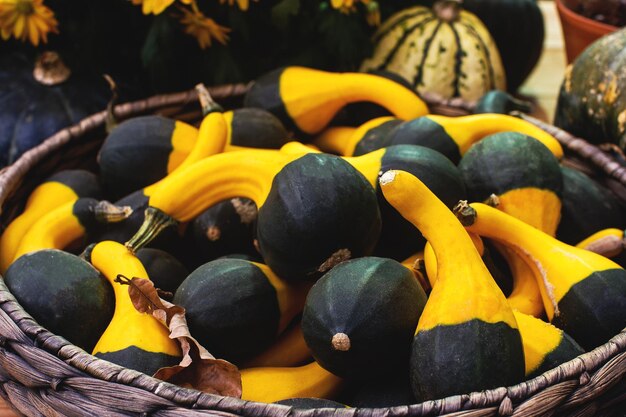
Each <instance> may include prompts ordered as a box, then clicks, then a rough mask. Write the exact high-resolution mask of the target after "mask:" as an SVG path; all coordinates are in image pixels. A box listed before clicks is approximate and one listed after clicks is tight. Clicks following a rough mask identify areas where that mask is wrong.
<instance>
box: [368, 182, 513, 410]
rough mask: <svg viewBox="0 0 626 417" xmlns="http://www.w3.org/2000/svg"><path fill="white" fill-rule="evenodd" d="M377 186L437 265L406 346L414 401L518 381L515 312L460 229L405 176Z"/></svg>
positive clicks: (446, 211)
mask: <svg viewBox="0 0 626 417" xmlns="http://www.w3.org/2000/svg"><path fill="white" fill-rule="evenodd" d="M380 186H381V189H382V192H383V194H384V196H385V198H386V199H387V200H388V201H389V203H391V205H393V206H394V207H395V208H396V209H397V210H398V211H399V212H400V214H402V215H403V216H404V217H405V218H406V219H407V220H409V221H410V222H411V223H413V224H414V225H415V226H416V227H417V228H418V229H419V230H420V231H421V232H422V234H424V236H425V237H426V239H427V240H428V241H429V242H430V244H431V245H432V247H433V250H434V252H435V254H436V256H437V261H438V268H437V284H436V285H435V286H434V287H433V290H432V292H431V293H430V297H429V299H428V302H427V303H426V307H425V308H424V311H423V313H422V316H421V317H420V320H419V323H418V325H417V331H416V333H415V337H414V340H413V345H412V355H411V363H410V370H411V383H412V387H413V392H414V394H415V397H416V399H417V400H418V401H423V400H430V399H435V398H442V397H446V396H449V395H455V394H462V393H466V392H472V391H479V390H484V389H489V388H495V387H498V386H508V385H511V384H515V383H517V382H519V381H520V380H522V378H523V376H524V354H523V349H522V341H521V337H520V333H519V330H518V328H517V323H516V321H515V317H514V315H513V311H512V310H511V307H510V306H509V304H508V302H507V301H506V298H505V297H504V295H503V294H502V292H501V291H500V289H499V288H498V286H497V285H496V283H495V282H494V280H493V278H492V277H491V275H490V273H489V270H488V269H487V267H486V266H485V264H484V263H483V261H482V259H481V258H480V254H479V253H478V251H477V249H476V247H475V245H474V244H473V243H472V240H471V239H470V237H469V235H468V234H467V232H466V231H465V230H464V229H463V226H462V225H461V224H460V223H459V221H458V220H456V219H455V218H454V215H453V214H452V212H451V211H450V209H448V208H447V207H446V206H445V205H444V204H443V203H442V202H441V201H440V200H439V199H438V198H437V197H436V196H435V195H434V194H433V193H432V192H431V191H430V190H429V189H428V188H427V187H426V186H425V185H424V184H423V183H422V182H421V181H419V180H418V179H417V178H416V177H414V176H412V175H410V174H408V173H407V172H403V171H387V172H385V173H384V174H383V175H382V176H381V178H380ZM450 375H454V377H453V378H451V377H450Z"/></svg>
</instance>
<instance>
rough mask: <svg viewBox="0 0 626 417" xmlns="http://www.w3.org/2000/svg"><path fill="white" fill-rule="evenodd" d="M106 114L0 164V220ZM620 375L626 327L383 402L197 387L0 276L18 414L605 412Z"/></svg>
mask: <svg viewBox="0 0 626 417" xmlns="http://www.w3.org/2000/svg"><path fill="white" fill-rule="evenodd" d="M246 88H247V86H244V85H232V86H222V87H215V88H212V89H210V92H211V95H212V96H213V97H214V98H215V99H218V100H219V99H223V98H229V97H234V96H241V95H242V94H243V93H244V92H245V91H246ZM196 100H197V95H196V92H195V90H192V91H188V92H183V93H177V94H170V95H164V96H156V97H153V98H150V99H147V100H142V101H139V102H134V103H127V104H124V105H120V106H116V108H115V114H116V116H118V117H119V118H126V117H130V116H134V115H138V114H142V113H150V112H156V111H160V112H163V111H168V109H169V110H170V111H172V110H171V109H172V108H174V109H176V110H174V111H175V112H178V111H179V109H180V107H181V106H184V105H186V104H190V103H194V102H195V101H196ZM444 107H445V106H444ZM452 113H456V111H455V110H453V111H452ZM457 114H458V113H457ZM105 119H106V112H101V113H97V114H95V115H93V116H91V117H88V118H86V119H84V120H83V121H82V122H81V123H79V124H78V125H75V126H72V127H70V128H67V129H64V130H62V131H60V132H58V133H57V134H55V135H54V136H52V137H51V138H49V139H48V140H47V141H45V142H44V143H43V144H42V145H40V146H39V147H37V148H34V149H33V150H31V151H29V152H27V153H26V154H24V156H23V157H22V158H20V159H19V160H18V161H17V162H16V163H15V164H13V165H11V166H10V167H7V168H6V169H5V170H3V171H2V172H1V173H0V205H2V209H3V212H2V225H3V226H6V224H8V221H10V219H11V218H12V217H14V216H15V214H16V213H17V212H18V211H19V209H20V205H21V204H23V200H24V199H25V197H26V195H28V192H29V191H30V188H32V186H34V184H35V183H36V180H37V179H41V178H43V177H45V176H47V175H49V174H50V173H51V172H52V171H54V170H58V169H60V167H65V166H68V165H69V166H72V167H74V166H76V165H80V164H81V163H84V162H85V161H86V160H87V159H89V158H86V155H88V154H94V153H95V150H96V149H97V148H98V146H99V144H100V143H101V140H102V138H103V135H102V126H103V125H104V123H105ZM97 132H100V136H99V138H98V139H90V140H86V138H87V137H89V136H90V135H91V136H96V137H98V135H97ZM555 136H556V135H555ZM577 143H578V142H577ZM79 145H80V146H79ZM594 148H595V147H594ZM585 149H588V148H585ZM69 150H71V152H69ZM91 159H92V160H93V155H92V157H91ZM608 163H611V164H612V163H613V162H612V161H608ZM611 167H613V168H612V169H613V171H614V170H615V167H614V166H613V165H611ZM625 170H626V169H625ZM618 171H619V169H618ZM620 172H621V171H620ZM618 173H619V172H618ZM607 175H609V176H611V175H610V174H607ZM615 177H616V176H615V175H613V178H615ZM618 177H619V175H618ZM623 178H626V176H624V177H623ZM29 184H31V185H30V186H29ZM623 185H624V186H626V180H624V184H623ZM625 376H626V329H624V330H623V331H622V332H620V333H619V334H618V335H616V336H615V337H613V338H612V339H611V340H610V341H609V342H607V343H606V344H604V345H602V346H600V347H598V348H596V349H594V350H593V351H591V352H588V353H586V354H583V355H581V356H579V357H577V358H575V359H573V360H572V361H569V362H567V363H565V364H563V365H561V366H559V367H557V368H554V369H552V370H550V371H548V372H546V373H544V374H543V375H540V376H538V377H536V378H534V379H532V380H528V381H525V382H522V383H520V384H518V385H515V386H512V387H506V388H505V387H500V388H496V389H493V390H488V391H483V392H478V393H472V394H465V395H457V396H452V397H448V398H445V399H441V400H435V401H427V402H424V403H420V404H413V405H407V406H399V407H392V408H375V409H363V408H347V409H315V410H300V409H293V408H292V407H289V406H284V405H277V404H262V403H255V402H249V401H243V400H240V399H237V398H230V397H222V396H217V395H209V394H204V393H201V392H199V391H196V390H191V389H187V388H181V387H178V386H175V385H172V384H169V383H166V382H163V381H160V380H157V379H155V378H152V377H150V376H147V375H145V374H143V373H140V372H137V371H134V370H130V369H127V368H123V367H120V366H118V365H114V364H112V363H110V362H107V361H103V360H101V359H97V358H95V357H94V356H92V355H90V354H88V353H86V352H85V351H83V350H82V349H80V348H78V347H76V346H74V345H72V344H71V343H69V342H68V341H67V340H65V339H64V338H62V337H60V336H56V335H54V334H52V333H50V332H49V331H47V330H46V329H44V328H42V327H41V326H39V325H38V324H37V323H36V322H35V321H34V320H33V319H32V318H31V317H30V316H29V315H28V313H26V312H25V311H24V310H23V309H22V307H21V306H20V305H19V304H18V303H17V301H16V300H15V298H14V297H13V295H12V294H11V293H10V292H9V291H8V290H7V288H6V286H5V285H4V282H2V281H1V280H0V396H2V397H3V398H4V399H5V400H6V401H8V402H9V403H10V404H12V405H13V407H15V409H16V410H17V411H19V412H20V413H22V414H24V415H27V416H45V417H48V416H86V415H94V416H96V415H97V416H209V415H211V416H246V417H248V416H249V417H260V416H271V417H282V416H303V417H304V416H307V417H308V416H319V417H331V416H337V417H339V416H385V417H393V416H435V415H437V416H438V415H449V416H472V417H474V416H476V417H478V416H527V417H528V416H550V415H559V416H561V415H568V416H591V415H606V414H607V413H608V410H609V409H618V407H619V406H620V404H621V403H622V402H625V403H626V377H625ZM450 377H454V376H453V375H451V376H450ZM621 405H622V406H624V405H623V404H621Z"/></svg>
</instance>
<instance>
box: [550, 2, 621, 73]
mask: <svg viewBox="0 0 626 417" xmlns="http://www.w3.org/2000/svg"><path fill="white" fill-rule="evenodd" d="M555 3H556V8H557V11H558V13H559V18H560V20H561V26H562V28H563V38H564V40H565V54H566V56H567V63H568V64H569V63H570V62H572V61H573V60H574V59H575V58H576V57H577V56H578V54H580V53H581V52H582V51H583V50H584V49H585V48H586V47H587V46H588V45H589V44H591V43H593V41H595V40H596V39H598V38H600V37H602V36H604V35H606V34H608V33H611V32H614V31H615V30H617V29H619V28H618V27H617V26H613V25H608V24H606V23H602V22H598V21H597V20H593V19H590V18H588V17H585V16H583V15H580V14H578V13H576V12H574V11H573V10H572V7H573V5H574V4H575V0H555Z"/></svg>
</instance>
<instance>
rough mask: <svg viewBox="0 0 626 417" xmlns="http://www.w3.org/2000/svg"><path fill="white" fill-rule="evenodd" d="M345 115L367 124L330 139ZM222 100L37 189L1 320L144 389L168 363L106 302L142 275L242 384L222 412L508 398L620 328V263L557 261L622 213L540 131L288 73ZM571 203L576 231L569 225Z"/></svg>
mask: <svg viewBox="0 0 626 417" xmlns="http://www.w3.org/2000/svg"><path fill="white" fill-rule="evenodd" d="M360 101H370V102H373V103H376V104H378V105H380V106H382V107H383V108H385V109H386V110H387V111H388V114H387V115H382V116H381V117H380V118H376V119H374V120H370V121H368V122H366V123H365V124H363V125H361V126H357V127H348V126H332V127H331V126H330V122H331V121H332V120H333V118H335V116H337V114H338V113H339V112H340V111H345V110H346V108H347V106H348V104H350V103H355V102H360ZM244 104H245V107H244V108H241V109H235V110H230V111H225V110H223V109H222V108H221V107H219V106H218V105H216V104H215V103H213V102H211V101H208V102H207V103H206V105H205V106H204V111H205V115H204V117H203V119H202V122H201V124H200V126H199V128H198V129H197V128H195V127H193V126H190V125H187V124H185V123H183V122H180V121H175V120H171V119H167V118H163V117H158V116H144V117H138V118H134V119H130V120H128V121H125V122H122V123H120V124H119V125H118V126H117V127H115V128H114V129H113V130H112V132H111V133H110V134H109V136H108V137H107V138H106V140H105V142H104V144H103V146H102V148H101V150H100V154H99V163H100V171H99V176H98V177H96V176H95V175H94V174H92V173H87V172H84V171H80V170H73V171H64V172H61V173H58V174H56V175H54V176H52V177H50V178H48V179H47V180H46V181H44V182H43V183H42V184H40V185H39V186H38V187H37V188H36V189H35V190H34V191H33V193H32V194H31V196H30V197H29V198H28V201H27V202H26V205H25V208H24V211H23V213H22V214H20V215H19V216H18V217H16V218H15V220H13V221H12V222H11V224H10V225H8V227H7V228H6V230H5V231H4V232H3V234H2V237H1V239H0V267H1V269H2V273H3V275H4V277H5V282H6V284H7V286H8V287H9V289H10V290H11V291H12V293H13V294H14V295H15V296H16V298H17V299H18V301H19V302H20V303H21V304H22V305H23V306H24V308H25V309H26V310H27V311H28V312H29V313H30V314H31V315H33V316H34V317H35V319H36V320H38V321H39V322H40V323H41V324H42V325H44V326H45V327H47V328H49V329H50V330H51V331H53V332H55V333H57V334H59V335H62V336H64V337H66V338H67V339H68V340H70V341H71V342H72V343H75V344H77V345H78V346H80V347H82V348H83V349H86V350H88V351H90V352H92V353H93V354H94V355H96V356H98V357H101V358H103V359H107V360H109V361H112V362H115V363H118V364H121V365H123V366H126V367H129V368H132V369H137V370H140V371H142V372H146V373H148V374H154V373H155V372H157V371H158V370H159V369H160V368H162V367H167V366H172V365H176V364H177V363H178V362H179V361H180V359H181V355H182V351H181V348H180V346H179V345H178V344H177V343H176V342H175V341H174V340H173V339H170V338H169V332H168V329H167V328H166V327H165V326H163V325H162V324H161V323H160V322H159V321H157V320H156V319H155V318H154V317H153V316H151V315H149V314H146V313H144V312H140V311H137V309H136V308H135V307H134V305H133V303H132V301H131V299H130V296H129V292H128V291H127V288H126V287H125V286H123V285H121V283H120V281H123V279H121V278H120V277H121V276H123V277H128V278H130V277H137V278H142V279H150V280H152V281H153V283H154V285H155V286H156V287H158V288H161V289H163V290H166V291H169V292H170V297H171V298H170V299H171V301H172V302H173V303H174V304H175V305H177V306H181V307H184V309H185V312H186V320H187V323H188V325H189V330H190V333H191V335H192V336H193V337H194V338H195V339H196V340H197V341H198V342H199V343H200V344H201V345H202V346H204V347H205V348H206V349H208V351H209V352H211V353H212V354H213V355H215V356H216V357H218V358H224V359H227V360H229V361H231V362H233V363H234V364H236V365H237V366H238V367H239V368H240V369H241V382H242V398H244V399H248V400H255V401H265V402H274V401H287V402H289V401H294V400H293V399H294V398H302V397H315V398H318V399H320V398H322V399H327V400H336V401H339V403H334V406H342V405H341V404H344V403H345V404H348V405H349V406H391V405H399V404H408V403H414V402H419V401H423V400H429V399H435V398H441V397H445V396H448V395H454V394H461V393H467V392H471V391H477V390H483V389H489V388H495V387H499V386H509V385H512V384H515V383H518V382H521V381H522V380H524V379H526V378H528V377H531V376H533V375H537V374H539V373H541V372H544V371H545V370H547V369H551V368H553V367H555V366H557V365H558V364H560V363H562V362H564V361H567V360H569V359H571V358H573V357H575V356H578V355H579V354H581V353H582V352H584V351H585V350H590V349H593V348H594V347H596V346H598V345H600V344H603V343H605V342H606V341H607V340H608V339H609V338H611V337H612V336H613V335H615V334H616V333H618V332H619V331H620V330H622V329H623V328H624V327H625V326H626V271H625V270H624V269H623V266H624V264H622V265H621V266H620V265H619V264H618V263H616V261H614V260H611V259H609V258H607V257H605V256H602V255H599V254H596V253H594V252H591V251H589V250H586V249H584V248H580V247H576V246H573V245H576V244H577V243H578V240H582V236H584V237H587V236H588V235H591V234H592V233H595V232H600V233H604V234H607V233H609V234H610V233H615V234H616V235H618V236H617V238H618V239H623V229H624V227H626V218H624V211H623V209H622V208H621V206H620V202H619V201H617V200H616V199H615V198H614V197H611V195H610V194H608V193H607V192H606V190H604V189H602V188H600V187H598V186H596V185H594V183H593V182H591V180H590V179H589V178H587V177H586V176H581V174H579V173H576V174H571V173H568V171H567V168H565V167H563V166H561V165H560V164H559V160H560V158H561V157H562V156H563V151H562V149H561V147H560V145H559V143H558V142H557V141H556V140H555V139H554V138H553V137H552V136H550V135H549V134H547V133H545V132H544V131H543V130H541V129H539V128H537V127H535V126H534V125H532V124H530V123H528V122H525V121H523V120H521V119H517V118H514V117H511V116H507V115H503V114H496V113H487V114H479V115H470V116H465V117H458V118H448V117H443V116H435V115H430V114H428V108H427V106H426V105H425V104H424V102H422V100H421V99H420V98H419V97H418V96H417V95H416V94H415V93H414V92H412V91H411V90H410V89H408V88H406V87H404V86H402V85H401V84H398V83H396V82H394V81H392V80H390V79H388V78H385V77H380V76H376V75H370V74H357V73H344V74H337V73H327V72H322V71H316V70H311V69H307V68H300V67H287V68H281V69H279V70H276V71H274V72H272V73H269V74H267V75H266V76H264V77H262V78H260V79H258V80H256V82H255V83H254V84H253V86H252V88H251V89H250V91H249V92H248V94H247V95H246V97H245V100H244ZM389 113H390V114H389ZM294 138H297V139H300V140H301V141H302V142H298V141H295V140H294ZM261 148H263V149H261ZM576 182H578V184H581V183H584V184H585V185H583V186H580V185H579V186H576V185H571V184H570V183H576ZM594 193H596V195H597V196H599V200H600V203H599V205H598V208H597V210H598V211H597V212H596V213H597V214H598V215H596V216H595V218H594V219H589V218H588V217H585V218H583V219H580V218H579V217H577V214H578V213H579V212H580V210H581V206H586V207H592V206H593V204H596V202H597V201H598V199H597V197H596V195H594ZM103 198H108V199H111V200H116V202H115V203H114V204H111V203H107V202H103V200H102V199H103ZM468 201H469V203H468ZM593 210H596V208H595V207H594V208H593ZM602 210H603V211H602ZM600 212H602V213H603V214H602V215H600ZM604 213H606V215H605V214H604ZM563 222H569V223H568V226H567V227H566V228H565V227H564V228H563V229H562V230H560V226H559V225H560V224H563ZM610 227H613V228H616V229H612V231H606V232H602V230H604V229H608V228H610ZM615 230H617V232H614V231H615ZM620 230H622V231H620ZM555 236H556V237H555ZM566 237H567V238H566ZM557 238H561V239H565V240H566V242H563V241H560V240H558V239H557ZM572 239H573V240H572ZM588 243H589V242H588V241H586V242H583V243H581V245H582V246H584V245H587V244H588ZM581 245H579V246H581ZM148 246H151V247H150V248H148ZM77 254H82V256H77ZM223 255H226V256H223ZM616 260H619V258H616ZM622 261H623V260H622ZM189 271H192V272H191V273H189ZM164 297H166V296H165V295H164ZM299 401H300V402H297V404H299V406H301V407H308V406H333V405H332V404H331V405H329V404H330V403H329V402H316V401H318V400H310V402H307V401H301V400H299ZM319 401H321V400H319Z"/></svg>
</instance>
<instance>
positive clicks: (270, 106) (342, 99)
mask: <svg viewBox="0 0 626 417" xmlns="http://www.w3.org/2000/svg"><path fill="white" fill-rule="evenodd" d="M359 101H369V102H373V103H376V104H379V105H381V106H383V107H385V108H386V109H388V110H389V111H390V112H391V113H392V114H393V115H394V116H395V117H397V118H400V119H404V120H409V119H412V118H414V117H418V116H422V115H424V114H428V107H427V106H426V104H425V103H424V102H423V101H422V100H421V99H420V98H419V97H418V96H417V94H415V93H414V92H413V91H411V90H410V89H408V88H406V87H404V86H402V85H400V84H398V83H397V82H395V81H392V80H390V79H387V78H384V77H381V76H377V75H372V74H364V73H333V72H326V71H321V70H316V69H312V68H305V67H297V66H292V67H285V68H279V69H277V70H274V71H272V72H269V73H267V74H265V75H263V76H261V77H260V78H258V79H257V80H256V81H255V82H254V83H253V84H252V87H251V88H250V90H249V91H248V93H247V94H246V97H245V99H244V105H245V107H258V108H262V109H266V110H268V111H270V112H271V113H273V114H274V115H276V116H277V117H278V118H279V119H280V120H281V121H282V122H283V123H284V125H285V127H287V129H289V130H293V131H295V132H296V134H297V137H299V138H302V137H305V136H308V135H315V134H317V133H319V132H321V131H322V130H323V129H324V128H325V127H326V126H327V125H328V123H329V122H330V121H331V120H332V118H333V117H334V116H335V115H336V114H337V113H338V112H339V110H341V109H342V108H343V107H344V106H345V105H347V104H349V103H355V102H359Z"/></svg>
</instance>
